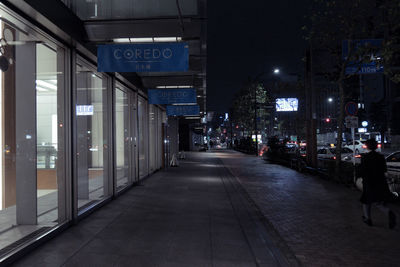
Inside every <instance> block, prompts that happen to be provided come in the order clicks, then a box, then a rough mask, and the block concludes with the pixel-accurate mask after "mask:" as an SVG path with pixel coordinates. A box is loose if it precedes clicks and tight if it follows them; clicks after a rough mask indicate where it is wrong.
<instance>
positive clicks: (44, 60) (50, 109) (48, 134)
mask: <svg viewBox="0 0 400 267" xmlns="http://www.w3.org/2000/svg"><path fill="white" fill-rule="evenodd" d="M36 58H37V61H36V69H37V73H36V81H35V83H36V129H37V130H36V139H37V161H36V166H37V202H38V210H37V213H38V220H39V222H40V221H43V222H52V221H56V220H57V217H58V214H57V212H58V210H57V202H58V186H57V165H56V162H57V150H58V120H57V91H58V90H57V89H58V88H57V52H56V51H55V50H53V49H51V48H49V47H48V46H45V45H43V44H38V45H37V46H36Z"/></svg>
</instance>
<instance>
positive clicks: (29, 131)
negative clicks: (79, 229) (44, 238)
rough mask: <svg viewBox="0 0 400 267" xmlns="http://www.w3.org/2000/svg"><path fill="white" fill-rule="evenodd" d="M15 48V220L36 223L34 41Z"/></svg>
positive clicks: (19, 222) (20, 223)
mask: <svg viewBox="0 0 400 267" xmlns="http://www.w3.org/2000/svg"><path fill="white" fill-rule="evenodd" d="M15 50H16V53H15V68H16V88H15V95H16V107H17V108H16V126H15V130H16V144H17V150H16V200H17V202H16V204H17V205H16V206H17V207H16V209H17V224H19V225H22V224H37V177H36V43H28V44H24V45H17V46H16V47H15Z"/></svg>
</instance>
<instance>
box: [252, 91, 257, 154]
mask: <svg viewBox="0 0 400 267" xmlns="http://www.w3.org/2000/svg"><path fill="white" fill-rule="evenodd" d="M252 86H253V84H252ZM254 134H255V136H256V156H257V157H258V138H257V85H256V86H254Z"/></svg>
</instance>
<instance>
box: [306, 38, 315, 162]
mask: <svg viewBox="0 0 400 267" xmlns="http://www.w3.org/2000/svg"><path fill="white" fill-rule="evenodd" d="M312 60H313V58H312V46H311V45H310V48H308V49H307V50H306V75H305V90H306V122H307V134H306V139H307V163H308V164H309V165H310V166H312V167H314V168H316V167H317V136H316V133H317V131H316V123H317V122H316V120H317V113H316V94H315V88H314V84H313V79H314V77H313V69H312V65H313V64H312Z"/></svg>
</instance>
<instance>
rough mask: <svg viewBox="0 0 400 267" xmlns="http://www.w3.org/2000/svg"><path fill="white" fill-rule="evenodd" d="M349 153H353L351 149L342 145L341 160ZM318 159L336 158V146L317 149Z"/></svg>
mask: <svg viewBox="0 0 400 267" xmlns="http://www.w3.org/2000/svg"><path fill="white" fill-rule="evenodd" d="M349 155H353V150H351V149H350V148H347V147H342V160H346V159H345V158H346V157H347V156H349ZM317 157H318V158H319V159H336V147H324V148H320V149H318V150H317Z"/></svg>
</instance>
